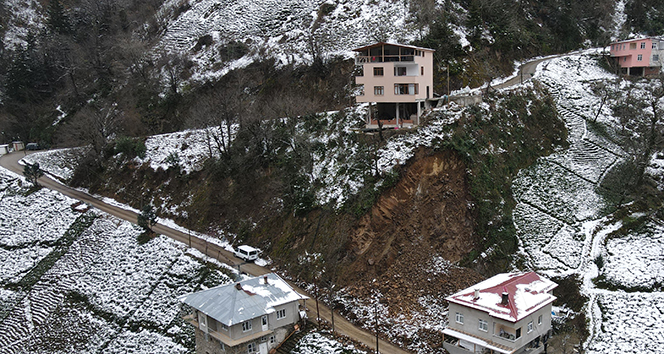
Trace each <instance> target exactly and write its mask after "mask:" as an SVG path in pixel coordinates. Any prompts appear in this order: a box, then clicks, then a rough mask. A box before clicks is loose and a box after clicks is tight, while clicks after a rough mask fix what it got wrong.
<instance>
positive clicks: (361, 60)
mask: <svg viewBox="0 0 664 354" xmlns="http://www.w3.org/2000/svg"><path fill="white" fill-rule="evenodd" d="M414 61H415V55H413V54H410V55H374V56H357V57H355V64H356V65H361V64H371V63H390V62H411V63H412V62H414Z"/></svg>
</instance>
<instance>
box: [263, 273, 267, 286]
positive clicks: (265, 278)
mask: <svg viewBox="0 0 664 354" xmlns="http://www.w3.org/2000/svg"><path fill="white" fill-rule="evenodd" d="M263 280H264V281H265V285H267V275H264V276H263Z"/></svg>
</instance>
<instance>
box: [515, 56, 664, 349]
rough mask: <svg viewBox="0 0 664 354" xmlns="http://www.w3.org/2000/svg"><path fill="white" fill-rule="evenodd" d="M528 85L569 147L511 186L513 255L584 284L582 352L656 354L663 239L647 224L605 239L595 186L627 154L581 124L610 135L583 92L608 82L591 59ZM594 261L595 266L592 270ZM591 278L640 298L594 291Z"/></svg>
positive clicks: (606, 204)
mask: <svg viewBox="0 0 664 354" xmlns="http://www.w3.org/2000/svg"><path fill="white" fill-rule="evenodd" d="M536 79H538V80H539V81H540V82H541V83H543V84H544V85H545V86H546V87H547V88H548V89H549V90H550V92H551V93H552V94H553V96H554V97H555V100H556V108H557V109H558V112H559V114H560V115H561V116H562V118H563V119H564V121H565V123H566V125H567V128H568V131H569V135H568V142H569V145H570V146H569V149H566V150H564V151H559V152H556V153H554V154H552V155H551V156H548V157H546V158H542V159H540V160H539V161H537V162H536V163H535V164H534V165H533V166H531V167H530V168H528V169H525V170H523V171H521V172H520V173H519V176H518V177H517V178H516V179H515V181H514V184H513V192H514V196H515V198H516V199H517V201H518V205H517V206H516V208H515V210H514V222H515V226H516V228H517V236H518V238H519V241H520V245H521V253H522V255H523V256H524V258H525V259H526V260H527V263H528V264H529V266H530V267H531V268H533V269H537V270H539V271H540V272H543V273H545V274H548V275H550V276H565V275H569V274H578V275H579V276H580V278H581V279H583V286H582V289H581V290H582V292H583V293H584V294H585V295H587V296H588V297H589V299H590V301H589V302H588V304H587V307H586V315H587V317H588V318H589V320H590V322H589V330H590V333H591V334H590V336H589V338H588V340H587V342H586V343H584V347H585V348H586V349H587V352H588V353H614V352H616V351H619V352H621V353H643V352H648V353H657V352H661V350H663V349H664V335H663V334H662V333H663V332H662V330H661V326H657V325H654V323H661V322H662V321H663V320H664V311H662V310H661V308H660V307H661V306H660V304H661V298H662V296H664V294H663V293H662V292H661V286H660V287H659V288H658V287H657V284H661V279H662V276H663V273H662V269H661V266H659V265H661V262H662V252H661V249H662V244H661V242H662V235H663V234H664V229H662V227H661V226H660V225H658V224H657V223H654V224H653V223H651V224H649V225H646V226H645V227H644V229H643V230H646V231H641V232H639V233H636V234H630V235H627V236H625V237H619V238H613V237H612V238H609V239H607V235H609V234H611V232H612V231H614V230H616V229H618V228H620V226H621V224H620V222H618V223H617V224H616V223H611V222H609V220H610V219H609V216H610V215H607V210H610V209H611V208H610V206H611V204H610V203H611V202H610V201H607V200H605V198H604V197H603V196H602V194H600V193H598V189H599V188H600V184H601V182H602V180H603V178H604V177H605V176H606V175H607V173H608V172H609V171H610V170H611V169H612V168H613V167H615V166H617V165H618V164H620V163H621V162H622V161H624V159H625V158H626V153H625V152H624V151H623V150H622V149H621V148H620V147H619V146H618V145H616V144H615V143H614V142H613V139H612V138H611V137H610V136H607V135H606V132H598V131H595V130H594V129H593V126H594V124H591V123H590V122H593V121H594V120H595V119H597V122H598V123H599V124H601V125H603V126H605V127H607V128H606V131H608V132H609V134H610V132H611V131H612V130H615V129H616V121H617V119H616V118H615V117H613V116H612V115H611V110H610V109H607V108H606V107H605V108H604V109H603V110H602V111H601V112H599V114H597V110H598V107H600V98H599V97H597V96H595V95H593V93H592V90H591V85H592V83H593V82H596V81H607V82H608V81H612V80H616V77H614V76H613V75H611V74H609V73H607V72H605V71H603V69H601V68H600V67H599V66H598V65H597V62H596V59H594V57H593V55H592V54H591V53H584V54H579V55H568V56H564V57H560V58H556V59H552V60H549V61H548V62H545V63H543V64H541V65H540V67H539V68H538V72H537V74H536ZM599 256H602V257H603V260H604V261H597V257H599ZM598 277H599V278H598ZM595 278H598V279H608V280H609V281H611V282H612V284H617V285H619V286H621V287H627V288H634V287H636V288H638V289H646V292H641V293H640V292H635V293H629V294H626V293H624V292H623V291H621V290H617V291H613V290H610V289H608V288H606V287H602V288H600V287H597V286H596V285H595V283H594V282H593V279H595ZM658 282H660V283H658ZM658 289H659V290H658ZM653 308H657V309H659V311H652V309H653ZM645 342H648V345H644V344H643V343H645Z"/></svg>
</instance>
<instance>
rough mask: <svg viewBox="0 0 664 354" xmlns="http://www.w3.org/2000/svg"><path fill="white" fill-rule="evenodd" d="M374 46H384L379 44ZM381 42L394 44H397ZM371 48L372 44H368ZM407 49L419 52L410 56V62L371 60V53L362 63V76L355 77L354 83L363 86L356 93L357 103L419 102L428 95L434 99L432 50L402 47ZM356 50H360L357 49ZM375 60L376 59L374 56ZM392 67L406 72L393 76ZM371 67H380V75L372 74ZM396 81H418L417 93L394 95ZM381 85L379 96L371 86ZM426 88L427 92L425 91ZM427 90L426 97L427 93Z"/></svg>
mask: <svg viewBox="0 0 664 354" xmlns="http://www.w3.org/2000/svg"><path fill="white" fill-rule="evenodd" d="M377 45H383V43H379V44H377ZM384 45H389V46H396V47H399V46H400V45H398V44H388V43H384ZM370 47H374V46H370ZM402 47H408V48H417V50H418V51H420V52H421V53H422V55H419V56H418V55H414V56H412V58H413V61H384V62H378V61H373V60H372V58H374V57H373V56H372V57H370V58H368V61H367V62H363V63H361V64H362V67H363V76H356V77H355V83H356V84H358V85H364V94H363V95H360V96H356V97H355V98H356V101H357V102H378V103H397V102H399V103H405V102H413V103H414V102H416V101H422V100H425V99H427V98H433V52H434V51H433V50H432V49H427V48H418V47H412V46H402ZM356 51H359V50H358V49H356ZM374 60H376V59H375V58H374ZM395 67H401V68H404V67H405V68H406V75H404V76H396V75H394V70H395ZM374 68H382V69H383V75H374ZM395 84H417V85H418V91H417V93H416V94H395V88H394V85H395ZM378 86H382V87H383V93H382V95H381V94H379V95H376V94H374V87H378ZM427 91H428V92H427ZM427 93H428V96H427Z"/></svg>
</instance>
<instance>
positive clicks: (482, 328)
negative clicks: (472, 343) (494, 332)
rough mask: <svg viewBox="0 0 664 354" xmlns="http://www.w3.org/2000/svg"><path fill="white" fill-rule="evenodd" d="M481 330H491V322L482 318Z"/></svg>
mask: <svg viewBox="0 0 664 354" xmlns="http://www.w3.org/2000/svg"><path fill="white" fill-rule="evenodd" d="M479 329H480V331H484V332H487V331H488V330H489V322H487V321H485V320H483V319H480V325H479Z"/></svg>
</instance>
